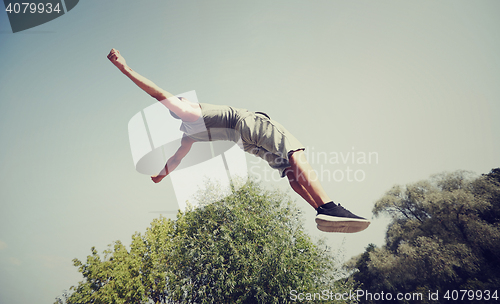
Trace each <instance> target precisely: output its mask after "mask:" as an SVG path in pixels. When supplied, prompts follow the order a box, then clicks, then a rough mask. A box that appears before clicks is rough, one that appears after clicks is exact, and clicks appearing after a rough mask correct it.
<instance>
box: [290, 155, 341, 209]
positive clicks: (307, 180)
mask: <svg viewBox="0 0 500 304" xmlns="http://www.w3.org/2000/svg"><path fill="white" fill-rule="evenodd" d="M290 165H291V169H292V172H293V178H294V180H295V181H296V182H298V183H299V184H300V186H301V188H302V190H305V191H306V192H307V194H305V195H306V196H307V195H309V196H310V197H312V199H313V202H314V205H313V204H311V202H309V201H308V202H309V204H311V205H312V206H313V207H315V208H314V209H317V208H318V207H319V206H321V205H324V204H326V203H328V202H330V201H332V200H331V199H330V197H329V196H328V194H326V192H325V190H324V189H323V186H321V183H320V181H319V179H318V176H317V175H316V172H315V171H314V170H313V168H312V167H311V165H310V164H309V163H308V162H307V160H306V156H305V154H304V151H302V150H299V151H295V152H294V153H293V154H292V155H291V156H290ZM289 179H290V177H289ZM292 188H293V185H292ZM297 189H298V188H297ZM294 190H295V188H294ZM299 191H300V190H299ZM298 193H299V192H298ZM299 194H300V193H299ZM303 197H304V196H303ZM306 200H307V199H306Z"/></svg>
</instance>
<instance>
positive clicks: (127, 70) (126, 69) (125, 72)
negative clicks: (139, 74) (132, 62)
mask: <svg viewBox="0 0 500 304" xmlns="http://www.w3.org/2000/svg"><path fill="white" fill-rule="evenodd" d="M118 69H120V71H121V72H122V73H123V74H127V73H129V72H130V71H131V70H132V69H131V68H130V67H129V66H128V65H123V66H121V67H119V68H118Z"/></svg>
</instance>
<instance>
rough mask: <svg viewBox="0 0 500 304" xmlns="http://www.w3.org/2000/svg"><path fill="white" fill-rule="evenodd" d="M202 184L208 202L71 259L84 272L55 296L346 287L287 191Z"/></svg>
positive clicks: (218, 299)
mask: <svg viewBox="0 0 500 304" xmlns="http://www.w3.org/2000/svg"><path fill="white" fill-rule="evenodd" d="M209 189H210V190H209V191H208V193H202V194H200V198H201V199H202V200H203V199H205V200H207V201H209V202H210V203H204V202H203V201H202V200H200V203H201V206H200V207H198V208H195V209H192V208H191V209H190V210H187V211H186V212H179V213H178V214H177V218H176V219H175V220H170V219H166V218H163V217H161V218H159V219H156V220H154V221H153V222H152V223H151V227H150V228H148V229H147V231H146V232H145V233H144V234H140V233H136V234H135V235H134V236H133V237H132V244H131V246H130V249H129V250H127V248H126V247H125V246H124V245H123V244H122V243H121V242H120V241H116V242H115V243H114V244H113V245H112V246H110V247H109V248H108V249H107V250H105V251H104V252H103V255H102V256H101V255H99V254H98V252H97V251H96V249H95V248H92V253H91V255H89V256H88V257H87V261H86V262H82V261H80V260H78V259H75V260H74V265H75V266H76V267H78V269H79V271H80V272H81V273H82V275H83V277H84V280H83V281H82V282H80V283H79V284H78V286H76V287H71V293H70V294H67V295H65V296H63V298H64V299H63V298H59V299H58V303H64V302H65V303H67V304H72V303H151V302H152V303H288V302H290V291H291V290H299V291H304V290H306V291H311V292H312V291H318V292H319V291H321V290H323V289H328V290H331V291H334V292H335V291H337V292H345V291H348V290H349V289H351V288H352V283H351V282H350V281H346V280H345V279H344V280H338V279H339V276H341V275H342V274H343V273H342V271H341V270H340V267H337V265H339V264H338V263H337V261H336V260H335V257H334V256H333V255H332V254H331V253H330V252H329V250H328V249H327V248H326V247H325V246H324V245H322V244H320V243H318V244H314V243H313V242H312V241H311V239H310V237H309V236H308V235H307V234H306V233H305V232H304V228H303V225H302V222H301V218H300V211H299V210H298V209H297V207H296V206H295V205H294V204H293V202H292V201H291V200H290V198H289V197H288V196H286V195H285V194H283V193H281V192H270V191H265V190H263V189H261V188H260V187H259V186H258V185H257V184H256V183H254V182H251V181H250V182H248V183H247V184H246V185H245V186H243V187H242V188H240V189H239V190H237V191H234V193H233V194H232V195H229V196H227V197H225V198H223V199H219V200H216V201H215V202H212V200H211V199H210V198H211V197H213V196H214V195H215V196H216V195H217V193H215V194H214V191H217V187H209ZM325 303H328V302H325Z"/></svg>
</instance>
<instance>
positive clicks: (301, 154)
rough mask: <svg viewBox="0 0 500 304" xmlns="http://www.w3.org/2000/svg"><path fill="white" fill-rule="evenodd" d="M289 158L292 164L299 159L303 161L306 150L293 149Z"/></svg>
mask: <svg viewBox="0 0 500 304" xmlns="http://www.w3.org/2000/svg"><path fill="white" fill-rule="evenodd" d="M288 158H289V159H290V163H291V164H296V163H297V162H299V161H303V160H305V156H304V150H297V151H293V152H292V153H290V155H289V156H288Z"/></svg>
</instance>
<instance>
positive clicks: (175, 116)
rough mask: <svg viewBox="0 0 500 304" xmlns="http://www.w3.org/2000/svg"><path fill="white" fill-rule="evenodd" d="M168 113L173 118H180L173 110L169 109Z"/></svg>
mask: <svg viewBox="0 0 500 304" xmlns="http://www.w3.org/2000/svg"><path fill="white" fill-rule="evenodd" d="M169 111H170V110H169ZM170 115H172V117H173V118H175V119H181V118H180V117H179V116H177V115H176V114H175V113H174V112H172V111H170Z"/></svg>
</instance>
